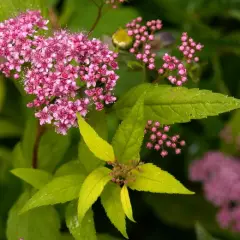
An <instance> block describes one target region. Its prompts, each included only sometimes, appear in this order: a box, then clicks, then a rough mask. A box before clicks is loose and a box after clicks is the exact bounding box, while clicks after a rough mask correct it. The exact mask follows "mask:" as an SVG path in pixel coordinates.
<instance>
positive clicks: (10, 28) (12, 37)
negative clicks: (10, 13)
mask: <svg viewBox="0 0 240 240" xmlns="http://www.w3.org/2000/svg"><path fill="white" fill-rule="evenodd" d="M47 23H48V21H47V20H45V19H43V17H42V16H41V14H40V11H29V10H28V11H27V12H25V13H21V14H20V15H19V16H17V17H16V18H10V19H8V20H6V21H4V22H1V23H0V58H1V59H4V61H3V63H0V71H1V72H2V73H3V74H4V75H5V76H6V77H10V76H11V77H14V78H19V73H20V72H21V71H22V70H23V69H22V66H23V65H24V64H25V63H27V62H29V61H30V60H31V53H32V48H33V42H34V37H35V36H36V34H37V33H38V31H39V30H40V29H42V30H47V29H48V28H47Z"/></svg>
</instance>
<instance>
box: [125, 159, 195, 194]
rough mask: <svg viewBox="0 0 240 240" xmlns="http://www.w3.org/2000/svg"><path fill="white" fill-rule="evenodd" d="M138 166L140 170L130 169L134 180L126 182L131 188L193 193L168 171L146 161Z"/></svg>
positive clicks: (157, 191)
mask: <svg viewBox="0 0 240 240" xmlns="http://www.w3.org/2000/svg"><path fill="white" fill-rule="evenodd" d="M139 168H140V170H133V171H132V172H133V175H134V176H135V177H136V180H135V181H134V182H129V183H128V186H129V187H130V188H131V189H133V190H137V191H147V192H155V193H169V194H194V192H191V191H189V190H188V189H186V188H185V187H184V186H183V185H182V184H181V183H180V182H179V181H178V180H176V179H175V178H174V177H173V176H172V175H171V174H170V173H168V172H166V171H163V170H162V169H160V168H158V167H157V166H155V165H153V164H151V163H146V164H144V165H142V166H140V167H139Z"/></svg>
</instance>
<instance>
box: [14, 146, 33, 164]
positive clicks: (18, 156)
mask: <svg viewBox="0 0 240 240" xmlns="http://www.w3.org/2000/svg"><path fill="white" fill-rule="evenodd" d="M12 158H13V159H12V160H13V167H14V168H28V167H31V162H30V161H27V160H26V158H25V157H24V156H23V151H22V144H21V142H19V143H17V144H16V145H15V147H14V149H13V152H12Z"/></svg>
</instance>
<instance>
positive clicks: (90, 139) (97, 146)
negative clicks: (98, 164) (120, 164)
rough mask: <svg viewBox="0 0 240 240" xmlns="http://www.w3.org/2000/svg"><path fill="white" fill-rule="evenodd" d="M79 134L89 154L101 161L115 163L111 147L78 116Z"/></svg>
mask: <svg viewBox="0 0 240 240" xmlns="http://www.w3.org/2000/svg"><path fill="white" fill-rule="evenodd" d="M78 125H79V130H80V133H81V135H82V137H83V139H84V141H85V143H86V144H87V146H88V148H89V149H90V150H91V152H92V153H93V154H94V155H95V156H96V157H98V158H99V159H101V160H103V161H115V157H114V152H113V148H112V146H111V145H110V144H109V143H108V142H107V141H105V140H103V139H102V138H101V137H99V135H98V134H97V133H96V132H95V130H94V129H93V128H92V127H91V126H90V125H89V124H88V123H87V122H86V121H85V120H84V119H83V118H82V117H81V116H80V115H79V114H78Z"/></svg>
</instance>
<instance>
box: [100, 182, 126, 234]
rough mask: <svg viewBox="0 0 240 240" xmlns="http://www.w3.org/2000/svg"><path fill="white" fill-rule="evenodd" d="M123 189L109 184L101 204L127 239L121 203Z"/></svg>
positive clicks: (102, 196)
mask: <svg viewBox="0 0 240 240" xmlns="http://www.w3.org/2000/svg"><path fill="white" fill-rule="evenodd" d="M120 194H121V188H120V186H118V185H116V184H114V183H109V184H108V185H107V186H106V187H105V188H104V191H103V193H102V195H101V203H102V205H103V207H104V209H105V212H106V214H107V216H108V218H109V219H110V221H111V222H112V224H113V225H114V226H115V227H116V228H117V229H118V230H119V231H120V232H121V233H122V235H123V236H124V237H125V238H128V235H127V232H126V220H125V214H124V211H123V207H122V203H121V198H120Z"/></svg>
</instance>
